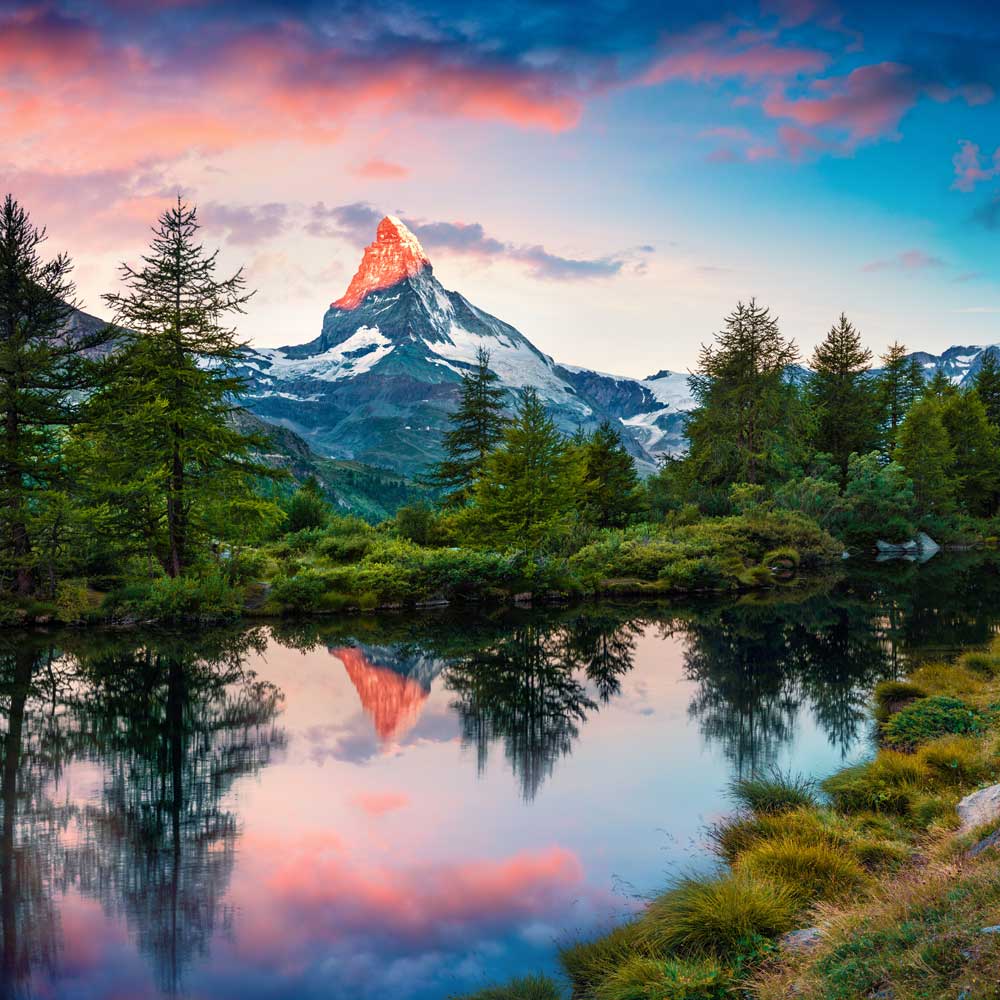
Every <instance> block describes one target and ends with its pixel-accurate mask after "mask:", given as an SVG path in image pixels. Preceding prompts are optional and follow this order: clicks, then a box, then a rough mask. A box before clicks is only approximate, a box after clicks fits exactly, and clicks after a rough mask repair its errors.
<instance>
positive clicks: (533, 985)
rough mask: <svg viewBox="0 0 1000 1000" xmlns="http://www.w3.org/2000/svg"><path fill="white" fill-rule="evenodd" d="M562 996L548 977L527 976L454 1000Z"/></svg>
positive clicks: (540, 999)
mask: <svg viewBox="0 0 1000 1000" xmlns="http://www.w3.org/2000/svg"><path fill="white" fill-rule="evenodd" d="M560 996H561V993H560V992H559V987H558V986H556V984H555V983H554V982H553V981H552V980H551V979H549V977H548V976H525V978H524V979H512V980H511V981H510V982H509V983H507V984H505V985H504V986H488V987H486V989H484V990H479V991H478V992H477V993H467V994H465V995H464V996H462V997H455V998H453V1000H559V998H560Z"/></svg>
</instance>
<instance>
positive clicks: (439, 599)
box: [414, 594, 451, 608]
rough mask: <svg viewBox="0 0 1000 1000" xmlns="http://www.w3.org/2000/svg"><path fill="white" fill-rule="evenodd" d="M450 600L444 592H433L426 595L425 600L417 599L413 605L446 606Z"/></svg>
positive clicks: (418, 606) (427, 606)
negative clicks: (430, 594) (432, 594)
mask: <svg viewBox="0 0 1000 1000" xmlns="http://www.w3.org/2000/svg"><path fill="white" fill-rule="evenodd" d="M450 603H451V602H450V601H449V600H448V598H447V597H445V596H444V594H435V595H434V596H433V597H428V598H427V600H426V601H417V603H416V604H415V605H414V607H417V608H446V607H448V605H449V604H450Z"/></svg>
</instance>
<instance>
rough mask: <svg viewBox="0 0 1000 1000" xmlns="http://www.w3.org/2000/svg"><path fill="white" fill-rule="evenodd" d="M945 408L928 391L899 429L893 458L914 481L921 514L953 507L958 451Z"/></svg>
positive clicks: (918, 508)
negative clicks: (956, 455) (949, 431)
mask: <svg viewBox="0 0 1000 1000" xmlns="http://www.w3.org/2000/svg"><path fill="white" fill-rule="evenodd" d="M943 410H944V404H943V403H942V401H941V400H940V399H938V398H937V397H936V396H933V395H930V394H928V395H927V396H925V397H924V398H922V399H920V400H918V401H917V402H916V403H914V404H913V406H912V407H910V411H909V413H907V415H906V419H905V420H904V421H903V423H902V425H901V426H900V428H899V434H898V443H897V445H896V449H895V452H894V456H893V457H894V458H895V460H896V461H897V462H898V463H899V464H900V465H901V466H902V467H903V470H904V471H905V473H906V475H907V476H908V477H909V478H910V479H911V480H912V482H913V495H914V498H915V500H916V508H917V512H918V513H919V514H935V515H940V514H945V513H948V512H949V511H950V509H951V508H952V506H953V499H954V486H955V482H954V466H955V452H954V449H953V448H952V445H951V440H950V438H949V435H948V431H947V429H946V427H945V425H944V420H943Z"/></svg>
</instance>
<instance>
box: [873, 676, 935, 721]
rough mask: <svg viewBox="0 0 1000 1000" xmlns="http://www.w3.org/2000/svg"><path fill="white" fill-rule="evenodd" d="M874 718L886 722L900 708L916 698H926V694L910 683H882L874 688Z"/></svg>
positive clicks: (916, 685)
mask: <svg viewBox="0 0 1000 1000" xmlns="http://www.w3.org/2000/svg"><path fill="white" fill-rule="evenodd" d="M873 697H874V699H875V718H876V719H878V721H879V722H886V721H887V720H888V719H889V717H890V716H892V715H895V713H896V712H898V711H899V710H900V709H901V708H903V707H904V706H906V705H908V704H909V703H910V702H912V701H916V700H917V698H926V697H927V692H926V691H925V690H924V689H923V688H922V687H920V686H919V685H918V684H912V683H911V682H910V681H882V682H881V683H879V684H877V685H876V686H875V692H874V695H873Z"/></svg>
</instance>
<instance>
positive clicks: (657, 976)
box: [591, 957, 732, 1000]
mask: <svg viewBox="0 0 1000 1000" xmlns="http://www.w3.org/2000/svg"><path fill="white" fill-rule="evenodd" d="M731 985H732V977H731V976H730V974H729V973H728V972H727V971H726V970H725V969H723V968H722V967H721V966H720V965H719V964H718V963H717V962H714V961H712V960H711V959H693V960H689V961H683V960H676V959H667V960H657V959H655V958H640V957H633V958H630V959H628V960H627V961H626V962H624V963H623V964H622V965H621V966H620V967H619V968H618V969H616V970H615V971H614V972H613V973H612V974H611V975H610V976H608V978H607V979H605V980H604V981H603V982H602V983H600V984H599V985H598V986H597V988H596V989H595V990H594V991H593V993H592V994H591V995H592V996H593V998H594V1000H723V998H724V997H727V996H729V995H730V987H731Z"/></svg>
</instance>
